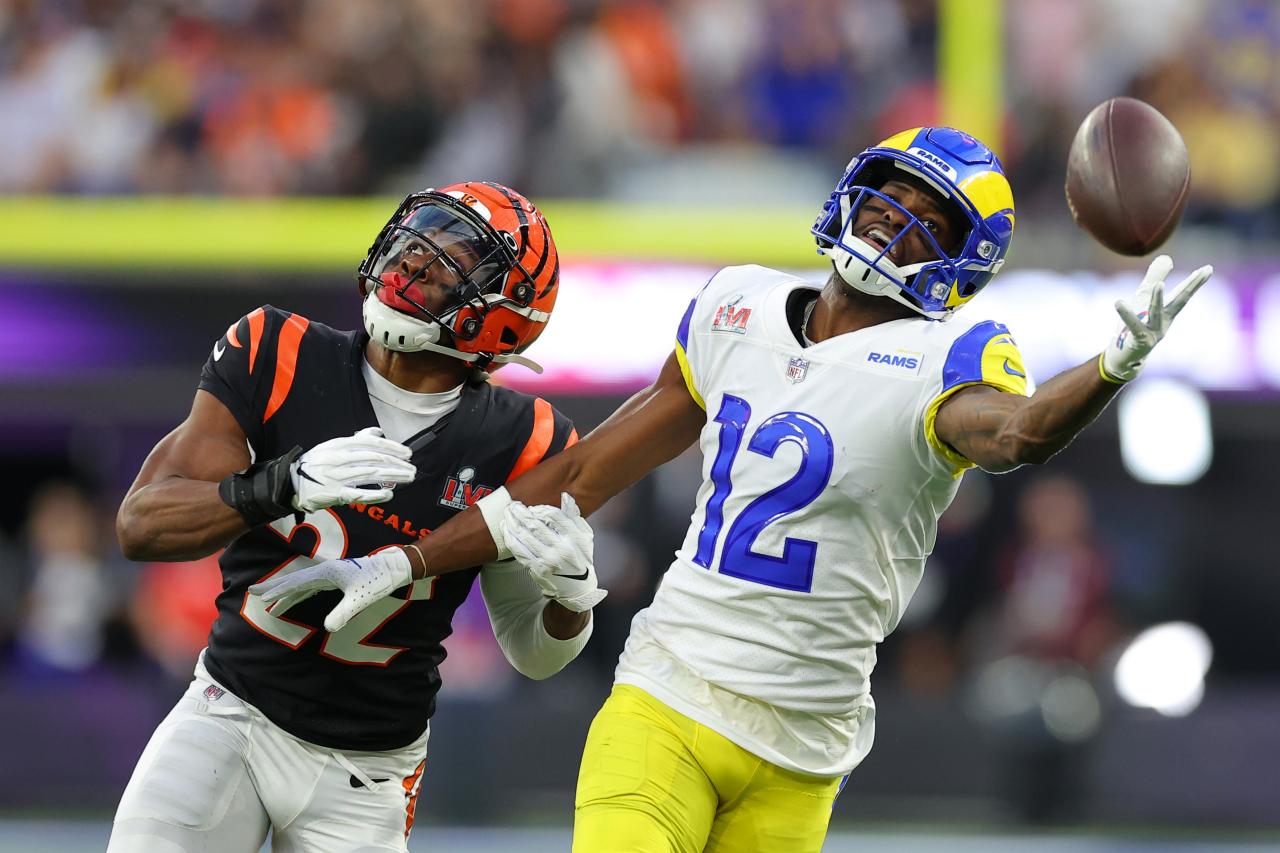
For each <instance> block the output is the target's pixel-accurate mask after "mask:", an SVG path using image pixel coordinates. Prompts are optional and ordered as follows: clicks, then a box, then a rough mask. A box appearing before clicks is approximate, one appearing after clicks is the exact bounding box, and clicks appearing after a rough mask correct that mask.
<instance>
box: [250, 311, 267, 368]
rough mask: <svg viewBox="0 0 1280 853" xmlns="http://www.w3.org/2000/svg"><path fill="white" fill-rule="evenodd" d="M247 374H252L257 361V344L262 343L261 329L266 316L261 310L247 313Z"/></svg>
mask: <svg viewBox="0 0 1280 853" xmlns="http://www.w3.org/2000/svg"><path fill="white" fill-rule="evenodd" d="M247 319H248V320H249V374H250V375H252V374H253V363H254V362H255V361H257V360H258V344H259V343H260V342H261V341H262V327H263V325H264V324H265V323H266V315H265V314H264V313H263V310H262V309H261V308H255V309H253V310H252V311H250V312H249V317H248V318H247Z"/></svg>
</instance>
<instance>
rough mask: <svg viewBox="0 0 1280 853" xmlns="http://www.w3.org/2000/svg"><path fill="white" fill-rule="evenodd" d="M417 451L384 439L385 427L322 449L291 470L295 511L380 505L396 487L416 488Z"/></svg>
mask: <svg viewBox="0 0 1280 853" xmlns="http://www.w3.org/2000/svg"><path fill="white" fill-rule="evenodd" d="M412 455H413V451H412V450H410V449H409V448H407V447H405V446H404V445H403V444H401V443H400V442H398V441H392V440H391V439H389V438H383V436H382V430H381V429H380V428H379V427H367V428H365V429H362V430H360V431H359V432H357V433H356V434H355V435H349V436H345V437H343V438H331V439H329V440H328V441H325V442H322V443H320V444H317V445H316V446H315V447H313V448H311V449H310V450H308V451H307V452H306V453H304V454H302V455H301V456H299V457H298V460H297V461H296V462H294V463H293V464H292V465H290V466H289V477H290V479H292V480H293V508H294V509H296V510H300V511H302V512H315V511H316V510H318V509H324V508H325V507H329V506H334V505H336V504H353V503H362V504H380V503H383V502H384V501H389V500H391V495H392V494H393V492H392V489H393V488H394V487H395V484H396V483H411V482H413V478H414V477H415V476H416V475H417V473H418V469H417V468H416V467H414V465H413V463H412V462H410V461H409V457H410V456H412Z"/></svg>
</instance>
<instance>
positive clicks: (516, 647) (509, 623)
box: [480, 560, 595, 680]
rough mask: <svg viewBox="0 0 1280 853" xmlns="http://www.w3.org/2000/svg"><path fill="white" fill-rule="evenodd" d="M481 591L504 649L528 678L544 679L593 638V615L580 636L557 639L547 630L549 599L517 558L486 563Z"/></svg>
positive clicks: (555, 671) (496, 634) (482, 573)
mask: <svg viewBox="0 0 1280 853" xmlns="http://www.w3.org/2000/svg"><path fill="white" fill-rule="evenodd" d="M480 592H481V594H482V595H483V596H484V604H485V607H486V608H488V610H489V621H490V622H491V623H492V624H493V635H494V636H495V637H497V638H498V645H499V646H501V647H502V653H503V654H504V655H506V656H507V660H508V661H510V662H511V665H512V666H513V667H515V668H516V670H517V671H518V672H519V673H520V674H521V675H524V676H525V677H527V678H533V679H539V680H540V679H543V678H549V677H551V676H553V675H555V674H556V673H557V672H559V671H560V670H562V669H564V667H565V665H566V664H568V663H569V661H571V660H573V659H574V658H576V657H577V656H578V653H579V652H581V651H582V649H583V647H585V646H586V645H587V640H589V639H591V631H592V628H593V627H594V625H595V620H594V619H593V618H589V619H588V621H587V626H586V627H585V628H583V629H582V631H581V632H580V633H579V634H578V636H576V637H571V638H570V639H568V640H557V639H556V638H555V637H553V636H551V635H550V634H548V633H547V629H546V628H545V627H543V624H542V610H543V608H544V607H546V605H547V601H548V599H547V598H545V597H544V596H543V594H542V590H541V589H539V588H538V585H537V584H536V583H534V582H533V578H531V577H529V572H528V570H527V569H525V568H524V567H523V566H521V565H520V564H519V563H516V562H515V561H514V560H507V561H505V562H501V563H489V564H487V565H485V566H484V568H483V569H481V570H480Z"/></svg>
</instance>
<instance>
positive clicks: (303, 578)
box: [249, 548, 413, 633]
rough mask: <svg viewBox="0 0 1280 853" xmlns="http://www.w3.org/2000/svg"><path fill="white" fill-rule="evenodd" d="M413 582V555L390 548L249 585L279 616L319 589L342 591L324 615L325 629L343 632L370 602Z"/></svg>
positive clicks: (251, 591) (273, 612)
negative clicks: (336, 601)
mask: <svg viewBox="0 0 1280 853" xmlns="http://www.w3.org/2000/svg"><path fill="white" fill-rule="evenodd" d="M412 582H413V569H412V567H411V565H410V563H409V555H408V554H406V553H405V552H404V549H403V548H387V549H386V550H385V551H379V552H378V553H376V554H370V555H369V556H367V557H356V558H354V559H352V558H350V557H348V558H344V559H341V560H328V561H326V562H323V563H317V564H316V565H314V566H309V567H307V568H305V569H298V570H296V571H293V572H290V573H289V574H287V575H283V576H277V577H271V578H267V579H266V580H264V581H262V582H260V583H255V584H254V585H253V586H251V587H249V592H250V593H252V594H253V595H259V596H262V602H263V603H264V604H266V605H267V606H268V607H270V608H271V613H272V615H274V616H279V615H281V614H283V613H284V612H286V611H287V610H288V609H289V608H290V607H293V606H294V605H295V604H297V603H298V602H300V601H306V600H307V599H308V598H310V597H311V596H313V595H315V594H316V593H317V592H323V591H325V590H327V589H336V590H340V591H341V592H342V600H341V601H339V602H338V603H337V604H336V605H335V606H334V608H333V609H332V610H330V611H329V615H328V616H326V617H324V628H325V630H326V631H328V632H329V633H333V632H335V631H341V630H342V628H343V626H345V625H346V624H347V623H348V622H350V621H351V619H352V618H353V617H354V616H355V615H356V614H357V613H359V612H360V611H361V610H364V609H365V608H366V607H368V606H369V605H370V604H373V603H374V602H375V601H377V600H378V599H380V598H386V597H387V596H388V595H390V594H391V593H392V592H394V591H396V590H397V589H399V588H400V587H402V586H406V585H408V584H410V583H412ZM272 605H274V606H272Z"/></svg>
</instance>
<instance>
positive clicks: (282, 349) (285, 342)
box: [262, 314, 311, 424]
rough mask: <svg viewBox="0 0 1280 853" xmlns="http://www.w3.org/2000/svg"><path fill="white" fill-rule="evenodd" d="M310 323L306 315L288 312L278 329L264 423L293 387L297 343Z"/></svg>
mask: <svg viewBox="0 0 1280 853" xmlns="http://www.w3.org/2000/svg"><path fill="white" fill-rule="evenodd" d="M310 324H311V321H309V320H308V319H307V318H306V317H299V316H298V315H297V314H290V315H289V319H288V320H285V321H284V328H282V329H281V330H280V342H279V344H277V346H276V376H275V379H274V380H273V381H272V383H271V399H269V400H267V410H266V412H264V413H263V415H262V422H263V423H264V424H265V423H266V422H267V421H269V420H271V416H272V415H274V414H275V413H276V411H277V410H278V409H279V408H280V407H281V406H282V405H284V400H285V398H286V397H288V396H289V389H290V388H292V387H293V373H294V370H296V369H297V367H298V345H299V344H301V343H302V336H303V334H304V333H305V332H306V331H307V326H309V325H310Z"/></svg>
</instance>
